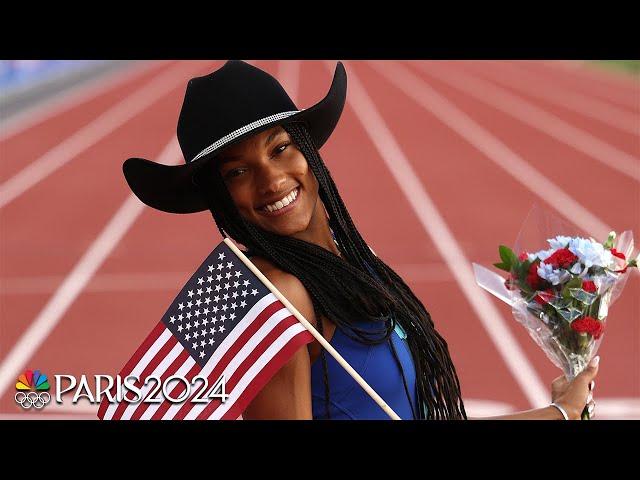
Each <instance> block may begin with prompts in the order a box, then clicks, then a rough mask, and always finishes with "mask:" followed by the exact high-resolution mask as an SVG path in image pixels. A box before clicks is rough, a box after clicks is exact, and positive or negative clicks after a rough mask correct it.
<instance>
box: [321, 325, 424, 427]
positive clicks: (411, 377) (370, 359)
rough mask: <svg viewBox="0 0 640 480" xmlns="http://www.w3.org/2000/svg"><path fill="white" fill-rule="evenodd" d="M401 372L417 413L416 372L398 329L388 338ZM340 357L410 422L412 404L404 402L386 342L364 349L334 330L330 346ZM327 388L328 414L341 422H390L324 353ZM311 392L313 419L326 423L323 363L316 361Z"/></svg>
mask: <svg viewBox="0 0 640 480" xmlns="http://www.w3.org/2000/svg"><path fill="white" fill-rule="evenodd" d="M389 339H390V341H391V342H393V346H394V347H395V350H396V353H397V354H398V359H399V360H400V364H401V365H402V369H403V370H404V376H405V378H406V381H407V388H408V390H409V394H410V396H411V402H412V403H413V410H414V411H415V412H416V413H417V412H418V407H417V392H416V372H415V368H414V365H413V359H412V357H411V352H410V351H409V346H408V345H407V341H406V335H405V334H404V331H403V330H402V329H401V328H400V326H399V325H397V326H396V329H395V330H394V331H393V333H392V334H391V336H390V337H389ZM330 344H331V346H332V347H334V348H335V349H336V350H337V351H338V353H340V355H342V356H343V357H344V359H345V360H346V361H347V362H348V363H349V365H351V366H352V367H353V369H354V370H355V371H356V372H358V373H359V374H360V376H362V378H364V380H365V381H366V382H367V383H368V384H369V385H370V386H371V388H373V390H375V391H376V393H377V394H378V395H380V396H381V397H382V399H383V400H384V401H385V402H386V403H387V404H388V405H389V406H390V407H391V408H392V409H393V411H394V412H396V413H397V414H398V416H399V417H400V418H402V419H403V420H411V419H413V412H412V409H411V404H410V403H409V399H408V398H407V394H406V392H405V388H404V384H403V382H402V373H401V372H400V369H399V368H398V364H397V362H396V361H395V359H394V358H393V353H392V351H391V346H390V345H389V343H388V342H383V343H380V344H378V345H365V344H362V343H360V342H358V341H355V340H352V339H351V338H350V337H348V336H347V335H346V334H345V333H344V332H343V331H342V330H341V329H340V328H336V330H335V333H334V335H333V338H332V339H331V342H330ZM325 356H326V359H327V372H328V375H327V376H328V384H329V400H330V402H329V414H330V416H331V419H332V420H334V419H340V420H389V416H388V415H387V414H386V413H385V412H384V410H382V408H380V406H379V405H378V404H377V403H376V402H374V401H373V399H372V398H371V397H370V396H369V395H368V394H367V393H366V392H365V391H364V390H363V389H362V387H360V385H358V383H357V382H356V381H355V380H354V379H353V378H351V376H350V375H349V374H348V373H347V371H346V370H345V369H344V368H342V366H341V365H340V364H339V363H338V362H336V360H335V359H334V358H333V357H332V356H331V355H329V354H327V353H326V352H325ZM311 392H312V406H313V418H314V419H326V418H327V415H326V410H327V409H326V405H325V384H324V372H323V368H322V359H321V358H320V357H318V358H317V359H316V361H315V362H314V363H313V365H312V366H311Z"/></svg>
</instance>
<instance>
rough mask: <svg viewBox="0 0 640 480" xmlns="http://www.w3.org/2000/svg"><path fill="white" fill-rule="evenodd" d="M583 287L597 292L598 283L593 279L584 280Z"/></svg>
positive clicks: (591, 291) (585, 289)
mask: <svg viewBox="0 0 640 480" xmlns="http://www.w3.org/2000/svg"><path fill="white" fill-rule="evenodd" d="M582 289H583V290H584V291H585V292H588V293H596V290H597V288H596V284H595V283H593V282H592V281H591V280H587V281H585V282H582Z"/></svg>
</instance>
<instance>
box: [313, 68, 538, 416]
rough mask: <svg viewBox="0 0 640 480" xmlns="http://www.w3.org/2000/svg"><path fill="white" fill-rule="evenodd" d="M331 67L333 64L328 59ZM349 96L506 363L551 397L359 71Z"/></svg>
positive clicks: (527, 390) (534, 393)
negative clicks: (478, 280) (478, 282)
mask: <svg viewBox="0 0 640 480" xmlns="http://www.w3.org/2000/svg"><path fill="white" fill-rule="evenodd" d="M325 65H326V66H327V68H328V69H329V70H331V67H332V65H331V64H330V63H325ZM349 88H350V96H349V97H348V101H349V103H350V105H351V107H352V108H353V110H354V112H355V113H356V116H357V117H358V119H359V120H360V122H361V123H362V125H363V127H364V129H365V131H366V132H367V134H368V135H369V137H370V139H371V141H372V143H373V144H374V146H375V147H376V149H377V151H378V154H379V155H380V157H381V158H382V159H383V161H384V162H385V164H386V165H387V167H388V169H389V172H390V173H391V175H392V176H393V178H394V179H395V180H396V182H397V183H398V187H399V189H400V191H401V192H402V193H403V194H404V195H405V198H406V199H407V201H408V202H409V204H410V205H411V207H412V208H413V211H414V212H415V214H416V216H417V217H418V220H419V221H420V222H421V223H422V226H423V227H424V229H425V231H426V232H427V234H428V235H429V236H430V237H431V240H432V241H433V244H434V245H435V247H436V249H437V250H438V252H439V253H440V256H441V258H442V259H443V260H444V261H445V262H446V263H447V265H448V266H449V269H450V271H451V273H452V274H453V275H454V277H455V279H456V281H457V282H458V285H459V286H460V289H461V291H462V293H463V294H464V296H465V297H466V298H467V301H468V302H469V304H470V306H471V308H472V309H473V310H474V311H475V313H476V315H477V316H478V318H479V319H480V322H481V323H482V325H483V327H484V328H485V330H486V331H487V336H488V337H489V339H490V340H491V341H492V342H493V344H494V346H495V348H496V350H497V351H498V353H499V354H500V355H501V356H502V358H503V360H504V362H505V365H506V366H507V368H508V370H509V371H510V372H511V374H512V376H513V378H514V380H515V382H516V383H517V384H518V385H519V386H520V388H521V390H522V392H523V393H524V395H525V397H526V398H527V400H528V401H529V403H530V404H531V405H532V406H533V407H539V406H543V405H545V404H547V403H548V402H549V393H548V391H547V388H546V387H545V385H544V384H543V382H542V381H541V379H540V377H539V376H538V374H537V372H536V371H535V370H534V368H533V367H532V366H531V363H530V362H529V360H528V359H527V357H526V355H525V354H524V351H523V350H522V348H521V347H520V345H519V344H518V342H517V341H516V339H515V337H514V336H513V334H512V333H511V331H510V330H509V328H508V327H507V323H506V322H505V320H504V319H503V318H502V315H501V314H500V311H499V310H498V309H497V308H496V306H495V305H494V304H493V303H492V301H491V300H490V299H489V295H488V294H487V293H485V292H484V291H483V290H482V289H480V288H478V286H477V285H476V283H475V280H474V275H473V272H472V270H471V267H470V265H471V263H470V262H469V260H468V259H467V258H466V257H465V255H464V253H463V251H462V248H461V247H460V245H459V244H458V242H457V241H456V238H455V237H454V236H453V234H452V233H451V230H449V227H448V226H447V224H446V222H445V221H444V219H443V218H442V216H441V215H440V212H439V211H438V209H437V207H436V205H435V204H434V202H433V200H431V197H429V194H428V193H427V191H426V190H425V188H424V186H423V185H422V183H421V182H420V180H419V177H418V174H417V173H416V171H415V170H414V169H413V167H412V166H411V163H410V162H409V160H408V159H407V157H406V156H405V154H404V152H403V151H402V149H401V148H400V145H399V144H398V142H397V141H396V139H395V138H394V136H393V134H392V133H391V131H390V130H389V128H388V127H387V125H386V123H385V121H384V119H383V118H382V116H381V114H380V113H379V112H378V110H377V108H376V106H375V104H374V102H373V101H372V100H371V98H370V97H369V95H368V94H367V92H366V90H365V88H364V86H363V85H362V83H360V80H359V79H358V77H357V76H356V74H355V72H354V69H353V68H352V69H350V71H349Z"/></svg>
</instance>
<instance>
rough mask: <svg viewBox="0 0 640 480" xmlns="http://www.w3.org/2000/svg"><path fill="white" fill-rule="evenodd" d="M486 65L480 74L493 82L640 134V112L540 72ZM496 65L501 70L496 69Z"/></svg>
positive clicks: (495, 63)
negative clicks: (625, 108) (567, 84)
mask: <svg viewBox="0 0 640 480" xmlns="http://www.w3.org/2000/svg"><path fill="white" fill-rule="evenodd" d="M487 65H490V66H491V68H488V69H486V71H485V69H483V70H482V73H481V75H485V76H486V77H489V78H491V80H492V81H494V82H498V83H502V84H503V85H508V86H510V87H513V88H515V89H517V90H520V91H523V92H526V93H527V94H529V95H532V96H534V97H538V98H541V99H543V100H547V101H549V102H551V103H555V104H556V105H559V106H561V107H563V108H566V109H567V110H572V111H574V112H577V113H579V114H581V115H584V116H586V117H589V118H592V119H593V120H596V121H598V122H602V123H604V124H605V125H609V126H611V127H614V128H617V129H619V130H621V131H623V132H627V133H631V134H633V135H640V112H638V113H631V112H628V111H627V110H622V109H621V108H617V107H614V106H613V105H611V104H609V103H606V102H603V101H601V100H597V99H595V98H592V97H589V96H587V95H584V94H581V93H577V92H575V91H573V90H569V89H567V88H562V87H561V86H559V85H558V84H557V83H554V82H552V81H549V80H547V79H545V78H544V77H541V76H539V75H535V74H532V73H526V74H524V73H522V71H518V69H517V68H516V67H514V66H512V65H510V64H507V63H505V62H490V63H489V62H487ZM496 66H497V67H498V68H499V69H500V70H497V69H496V68H495V67H496Z"/></svg>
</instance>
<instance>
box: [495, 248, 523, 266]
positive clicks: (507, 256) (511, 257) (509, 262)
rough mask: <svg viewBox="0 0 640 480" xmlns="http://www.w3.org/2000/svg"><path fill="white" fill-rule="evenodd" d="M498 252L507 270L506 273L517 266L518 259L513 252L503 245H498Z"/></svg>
mask: <svg viewBox="0 0 640 480" xmlns="http://www.w3.org/2000/svg"><path fill="white" fill-rule="evenodd" d="M498 251H499V252H500V259H501V260H502V263H503V265H504V266H505V267H507V268H508V269H509V270H508V271H511V270H512V269H513V268H514V267H515V266H516V265H517V264H518V257H517V256H516V254H515V253H513V250H511V249H510V248H509V247H507V246H505V245H500V247H499V248H498Z"/></svg>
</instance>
